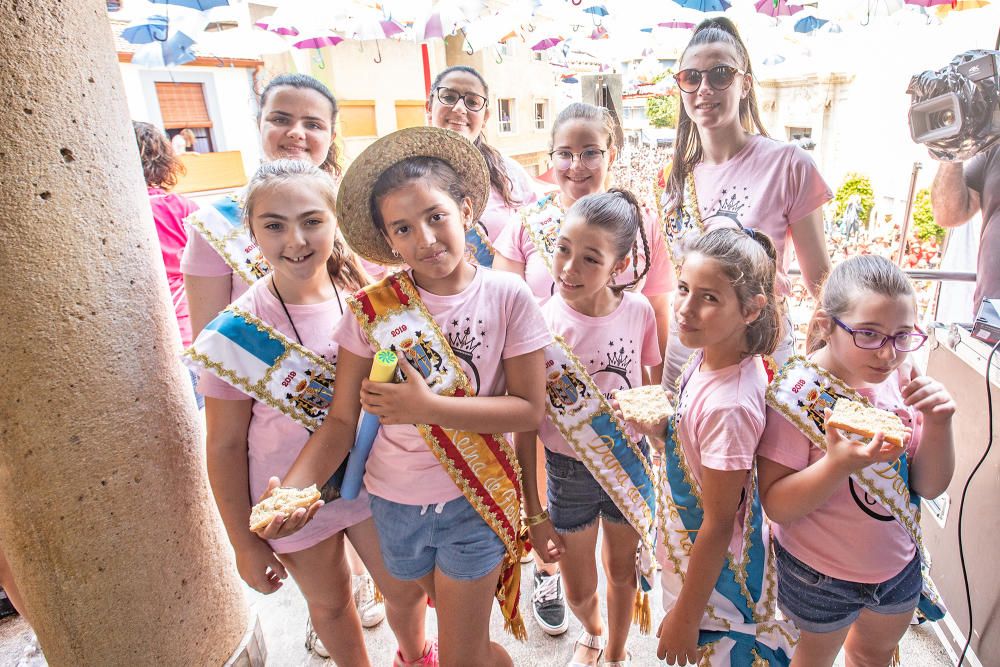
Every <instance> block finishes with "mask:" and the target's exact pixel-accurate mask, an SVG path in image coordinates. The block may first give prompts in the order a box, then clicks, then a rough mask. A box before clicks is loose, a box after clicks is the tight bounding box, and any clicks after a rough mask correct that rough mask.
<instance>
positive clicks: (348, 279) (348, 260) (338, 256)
mask: <svg viewBox="0 0 1000 667" xmlns="http://www.w3.org/2000/svg"><path fill="white" fill-rule="evenodd" d="M296 178H311V179H313V181H315V183H316V187H317V188H318V189H319V191H320V194H321V195H322V196H323V199H324V200H325V201H326V204H327V206H329V207H330V211H331V212H335V211H336V210H337V186H336V185H335V184H334V182H333V179H332V178H331V177H330V174H328V173H327V172H325V171H323V170H321V169H320V168H319V167H317V166H316V165H314V164H310V163H309V162H306V161H305V160H272V161H270V162H265V163H263V164H261V165H260V167H258V168H257V173H255V174H254V175H253V178H251V179H250V182H249V183H248V184H247V189H246V200H245V201H244V204H243V224H245V225H246V227H247V229H248V230H249V231H250V235H251V236H253V227H252V226H251V224H250V221H251V220H252V219H253V209H254V204H256V202H257V196H258V194H259V193H260V192H261V191H263V190H265V189H267V188H270V187H274V186H275V185H279V184H281V183H287V182H288V181H291V180H293V179H296ZM334 215H335V213H334ZM326 270H327V271H328V272H329V273H330V277H331V278H333V281H334V282H335V283H336V284H337V285H338V286H340V287H342V288H344V289H345V290H347V291H349V292H356V291H358V290H359V289H361V288H362V287H364V286H365V285H367V284H368V283H370V282H371V277H370V276H369V275H368V273H367V272H366V271H365V270H364V268H363V267H362V266H361V263H360V262H359V261H358V258H357V256H356V255H355V254H354V253H353V252H352V251H351V249H350V248H349V247H347V244H346V243H344V239H343V237H342V236H341V235H340V230H339V229H338V230H337V236H336V238H335V239H334V241H333V250H332V251H331V253H330V257H329V258H328V259H327V260H326Z"/></svg>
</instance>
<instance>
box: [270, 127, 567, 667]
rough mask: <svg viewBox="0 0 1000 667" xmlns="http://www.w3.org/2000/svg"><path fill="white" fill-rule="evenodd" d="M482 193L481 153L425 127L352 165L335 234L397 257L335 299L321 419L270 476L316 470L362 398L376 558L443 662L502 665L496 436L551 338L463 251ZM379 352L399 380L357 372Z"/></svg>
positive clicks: (501, 474) (519, 410) (525, 294)
mask: <svg viewBox="0 0 1000 667" xmlns="http://www.w3.org/2000/svg"><path fill="white" fill-rule="evenodd" d="M489 189H490V181H489V171H488V169H487V167H486V163H485V161H484V160H483V157H482V154H481V153H480V152H479V150H478V149H477V148H476V147H475V146H473V144H472V143H471V142H469V141H468V140H467V139H465V138H464V137H462V136H461V135H459V134H456V133H454V132H451V131H448V130H442V129H439V128H433V127H420V128H417V127H414V128H410V129H407V130H401V131H398V132H394V133H393V134H390V135H389V136H387V137H383V138H382V139H379V140H378V141H376V142H375V143H373V144H372V145H371V146H369V147H368V148H367V149H366V150H365V151H364V152H362V153H361V155H359V156H358V158H357V159H356V160H355V161H354V162H353V163H352V164H351V167H350V168H349V169H348V170H347V173H346V175H345V176H344V182H343V185H342V187H341V196H340V199H339V200H338V202H337V214H338V215H337V217H338V219H339V221H340V225H341V229H342V230H343V232H344V236H345V237H346V238H347V241H348V243H349V244H350V245H351V246H352V247H353V248H354V250H355V251H356V252H357V253H358V254H359V255H361V256H362V257H366V258H368V259H369V260H372V261H377V262H380V263H397V264H405V265H406V266H407V267H409V268H408V269H406V270H405V271H400V272H398V273H395V274H393V275H391V276H389V277H387V278H385V279H383V280H382V281H380V282H378V283H376V284H375V285H372V286H369V287H366V288H365V289H364V290H362V291H361V292H358V293H357V294H356V295H355V296H354V297H353V298H352V299H350V300H349V306H350V311H351V315H353V317H345V318H343V319H342V320H341V323H340V326H338V328H337V330H336V332H335V333H334V340H335V341H336V342H337V343H338V344H339V345H340V358H339V360H338V367H337V394H336V395H335V396H334V399H333V406H332V408H331V414H330V417H329V418H328V419H327V420H326V421H325V422H324V423H323V426H322V427H320V429H319V430H317V431H316V433H315V434H313V436H312V438H311V439H310V441H309V443H308V444H306V447H305V449H303V451H302V453H301V454H300V455H299V458H298V459H297V460H296V462H295V464H294V465H293V466H292V468H291V469H290V470H289V472H288V475H287V476H286V478H285V479H284V482H285V484H287V485H289V486H294V487H298V488H301V487H305V486H308V485H309V484H311V483H314V482H317V481H320V480H323V479H326V478H327V477H329V476H330V475H331V474H332V473H333V472H334V471H335V470H336V469H337V468H338V467H339V466H340V465H341V462H342V461H343V460H344V458H345V457H346V456H347V454H348V452H349V450H350V449H351V447H352V445H353V444H354V439H355V429H356V426H357V423H358V415H359V413H360V411H361V409H362V408H364V409H365V411H367V412H368V413H369V414H373V415H376V416H378V417H379V419H380V421H381V427H380V429H379V431H378V434H377V436H376V438H375V442H374V444H373V446H372V449H371V454H370V455H369V457H368V459H367V464H366V468H365V478H364V480H365V487H366V488H367V489H368V493H369V497H370V498H371V508H372V515H373V517H374V518H375V526H376V528H377V529H378V532H379V537H380V539H381V543H382V555H383V557H384V558H385V564H386V567H387V568H388V570H389V572H390V573H391V574H392V575H393V576H394V577H396V578H398V579H402V580H406V581H416V582H418V583H419V584H420V586H421V587H422V588H423V589H424V590H425V591H426V592H427V594H428V595H429V596H430V597H431V598H432V599H433V600H434V606H435V609H436V611H437V616H438V628H439V632H438V637H439V640H438V641H439V647H440V660H441V662H442V664H449V665H457V664H463V665H482V666H483V667H492V666H497V667H500V666H509V665H511V664H512V663H511V659H510V656H509V655H508V654H507V652H506V651H505V650H504V649H503V648H501V647H500V645H498V644H496V643H493V642H491V641H490V632H489V624H490V612H491V609H492V607H493V599H494V598H496V600H497V602H498V603H499V605H500V611H501V612H502V614H503V618H504V624H505V627H506V628H507V630H508V631H510V632H511V633H512V634H514V635H515V636H516V637H520V638H523V637H524V636H525V628H524V622H523V620H522V618H521V616H520V612H519V610H518V599H519V591H520V573H521V565H520V559H521V556H522V555H523V553H524V543H523V541H522V540H523V534H522V524H521V486H520V469H519V466H518V464H517V459H516V457H515V456H514V452H513V449H512V447H511V446H510V445H509V444H508V442H507V441H506V439H505V438H504V437H503V436H502V435H500V434H502V433H507V432H512V431H518V430H520V429H524V428H531V427H534V426H535V425H537V424H538V423H539V422H540V421H541V419H542V415H543V412H544V400H545V399H544V396H545V375H544V372H545V371H544V362H543V351H542V348H544V347H545V345H547V344H548V343H549V341H550V340H551V334H549V331H548V328H547V327H546V326H545V321H544V320H543V319H542V314H541V312H540V310H539V308H538V306H537V304H536V303H535V300H534V299H533V298H532V296H531V293H530V292H529V291H528V288H527V287H526V286H525V285H524V282H523V281H521V280H519V279H517V278H516V277H514V276H511V275H509V274H507V273H503V272H498V271H490V270H487V269H483V268H482V267H477V266H475V265H473V264H470V263H469V262H468V261H466V254H465V232H466V231H467V230H468V229H469V227H470V226H471V225H472V224H473V223H474V222H475V221H476V220H478V219H479V216H480V215H481V213H482V211H483V209H484V208H485V206H486V201H487V199H488V197H489ZM385 349H392V350H394V351H395V352H396V353H397V354H398V355H399V356H400V357H401V359H400V369H401V371H402V378H401V379H402V381H401V382H399V383H397V384H392V383H377V382H371V381H369V380H368V379H366V378H367V376H368V372H369V369H370V368H371V365H372V358H373V357H374V356H375V354H376V353H377V352H378V351H379V350H385ZM292 527H293V528H294V527H295V526H292Z"/></svg>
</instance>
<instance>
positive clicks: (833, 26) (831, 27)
mask: <svg viewBox="0 0 1000 667" xmlns="http://www.w3.org/2000/svg"><path fill="white" fill-rule="evenodd" d="M822 31H823V32H829V33H838V32H844V29H843V28H842V27H840V24H839V23H834V22H832V21H828V22H827V24H826V25H825V26H823V27H822Z"/></svg>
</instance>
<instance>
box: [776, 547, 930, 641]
mask: <svg viewBox="0 0 1000 667" xmlns="http://www.w3.org/2000/svg"><path fill="white" fill-rule="evenodd" d="M774 552H775V556H776V558H775V560H776V561H777V569H778V606H779V607H780V608H781V611H782V612H784V614H785V615H786V616H788V617H789V618H791V619H792V621H794V622H795V625H797V626H798V628H799V629H800V630H805V631H806V632H816V633H823V632H836V631H837V630H842V629H844V628H846V627H847V626H849V625H850V624H851V623H853V622H854V621H855V619H857V617H858V616H859V615H860V614H861V610H862V609H868V610H870V611H873V612H875V613H878V614H902V613H904V612H908V611H913V610H914V609H916V607H917V602H919V601H920V590H921V588H922V587H923V579H922V575H921V573H920V552H919V551H918V552H917V553H916V554H915V555H914V556H913V560H911V561H910V562H909V563H908V564H907V565H906V567H904V568H903V570H902V571H901V572H900V573H899V574H897V575H896V576H894V577H892V578H891V579H889V580H888V581H883V582H882V583H881V584H859V583H856V582H853V581H844V580H843V579H836V578H834V577H830V576H827V575H825V574H822V573H821V572H817V571H816V570H814V569H813V568H811V567H809V566H808V565H806V564H805V563H803V562H802V561H800V560H799V559H798V558H796V557H795V556H793V555H792V554H790V553H788V552H787V551H785V549H783V548H782V546H781V545H780V544H778V541H777V540H775V541H774Z"/></svg>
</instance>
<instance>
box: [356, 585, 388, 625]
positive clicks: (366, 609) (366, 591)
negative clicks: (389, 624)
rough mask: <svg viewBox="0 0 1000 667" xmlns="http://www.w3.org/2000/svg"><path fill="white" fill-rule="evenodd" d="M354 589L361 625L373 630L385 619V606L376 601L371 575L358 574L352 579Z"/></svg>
mask: <svg viewBox="0 0 1000 667" xmlns="http://www.w3.org/2000/svg"><path fill="white" fill-rule="evenodd" d="M351 584H352V586H351V587H352V588H353V589H354V606H355V607H357V608H358V616H360V617H361V625H362V626H364V627H366V628H373V627H375V626H376V625H378V624H379V623H381V622H382V619H384V618H385V604H383V603H382V602H378V601H376V600H375V582H374V581H372V578H371V576H370V575H367V574H358V575H354V576H353V577H352V578H351Z"/></svg>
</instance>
